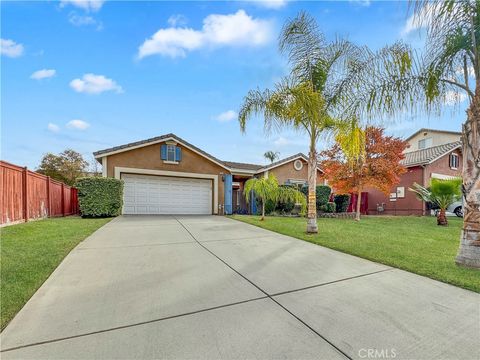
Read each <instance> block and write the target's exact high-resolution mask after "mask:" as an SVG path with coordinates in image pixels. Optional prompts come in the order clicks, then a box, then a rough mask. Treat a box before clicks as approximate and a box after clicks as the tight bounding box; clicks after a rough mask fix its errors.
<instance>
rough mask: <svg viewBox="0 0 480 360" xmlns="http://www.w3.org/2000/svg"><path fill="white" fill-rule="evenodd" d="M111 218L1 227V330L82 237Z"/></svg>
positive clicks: (62, 219)
mask: <svg viewBox="0 0 480 360" xmlns="http://www.w3.org/2000/svg"><path fill="white" fill-rule="evenodd" d="M109 221H110V219H82V218H80V217H73V216H72V217H66V218H53V219H45V220H39V221H32V222H29V223H24V224H18V225H12V226H8V227H5V228H2V229H1V230H0V232H1V239H0V246H1V257H0V262H1V273H0V279H1V286H0V297H1V324H0V325H1V329H2V330H3V329H4V328H5V326H7V324H8V322H9V321H10V320H11V319H12V318H13V317H14V316H15V314H16V313H17V312H18V311H19V310H20V309H21V308H22V307H23V305H25V303H26V302H27V301H28V299H30V297H31V296H32V295H33V294H34V293H35V291H36V290H37V289H38V288H39V287H40V286H41V285H42V284H43V282H44V281H45V280H46V279H47V278H48V277H49V275H50V274H51V273H52V272H53V270H55V268H56V267H57V266H58V265H59V264H60V262H61V261H62V260H63V258H64V257H65V256H66V255H67V254H68V253H69V252H70V251H71V250H72V249H73V248H74V247H75V246H76V245H77V244H78V243H79V242H80V241H82V240H83V239H85V238H86V237H87V236H89V235H90V234H91V233H93V232H94V231H95V230H97V229H98V228H99V227H101V226H103V225H105V224H106V223H107V222H109Z"/></svg>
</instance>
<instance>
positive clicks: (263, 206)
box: [260, 199, 265, 221]
mask: <svg viewBox="0 0 480 360" xmlns="http://www.w3.org/2000/svg"><path fill="white" fill-rule="evenodd" d="M263 220H265V199H262V217H261V218H260V221H263Z"/></svg>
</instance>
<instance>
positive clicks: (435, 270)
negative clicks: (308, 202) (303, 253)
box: [232, 215, 480, 292]
mask: <svg viewBox="0 0 480 360" xmlns="http://www.w3.org/2000/svg"><path fill="white" fill-rule="evenodd" d="M232 218H233V219H236V220H240V221H244V222H246V223H249V224H253V225H256V226H259V227H262V228H265V229H268V230H272V231H276V232H278V233H281V234H284V235H289V236H293V237H296V238H298V239H302V240H305V241H309V242H312V243H315V244H318V245H322V246H325V247H328V248H331V249H335V250H339V251H342V252H345V253H348V254H352V255H356V256H359V257H362V258H365V259H369V260H373V261H376V262H379V263H382V264H385V265H390V266H393V267H396V268H399V269H404V270H407V271H410V272H413V273H416V274H420V275H424V276H428V277H430V278H432V279H436V280H440V281H443V282H446V283H449V284H453V285H456V286H460V287H462V288H465V289H469V290H473V291H476V292H480V271H479V270H475V269H467V268H462V267H458V266H456V265H455V256H456V254H457V250H458V244H459V238H460V231H461V226H462V221H461V219H458V218H449V219H448V221H449V226H448V227H442V226H437V225H436V219H435V218H433V217H413V216H411V217H410V216H396V217H394V216H378V217H374V216H370V217H364V218H363V219H362V220H361V221H360V222H355V221H353V220H351V219H318V234H316V235H307V234H306V233H305V230H306V220H305V219H304V218H286V217H267V218H266V220H265V221H260V217H258V216H246V215H235V216H232Z"/></svg>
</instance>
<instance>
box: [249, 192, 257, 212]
mask: <svg viewBox="0 0 480 360" xmlns="http://www.w3.org/2000/svg"><path fill="white" fill-rule="evenodd" d="M250 214H251V215H257V199H256V196H255V193H254V192H253V190H252V191H251V192H250Z"/></svg>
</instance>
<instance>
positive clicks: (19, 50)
mask: <svg viewBox="0 0 480 360" xmlns="http://www.w3.org/2000/svg"><path fill="white" fill-rule="evenodd" d="M23 50H24V48H23V45H22V44H17V43H16V42H15V41H13V40H9V39H0V53H1V54H2V55H5V56H8V57H11V58H16V57H19V56H22V55H23Z"/></svg>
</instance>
